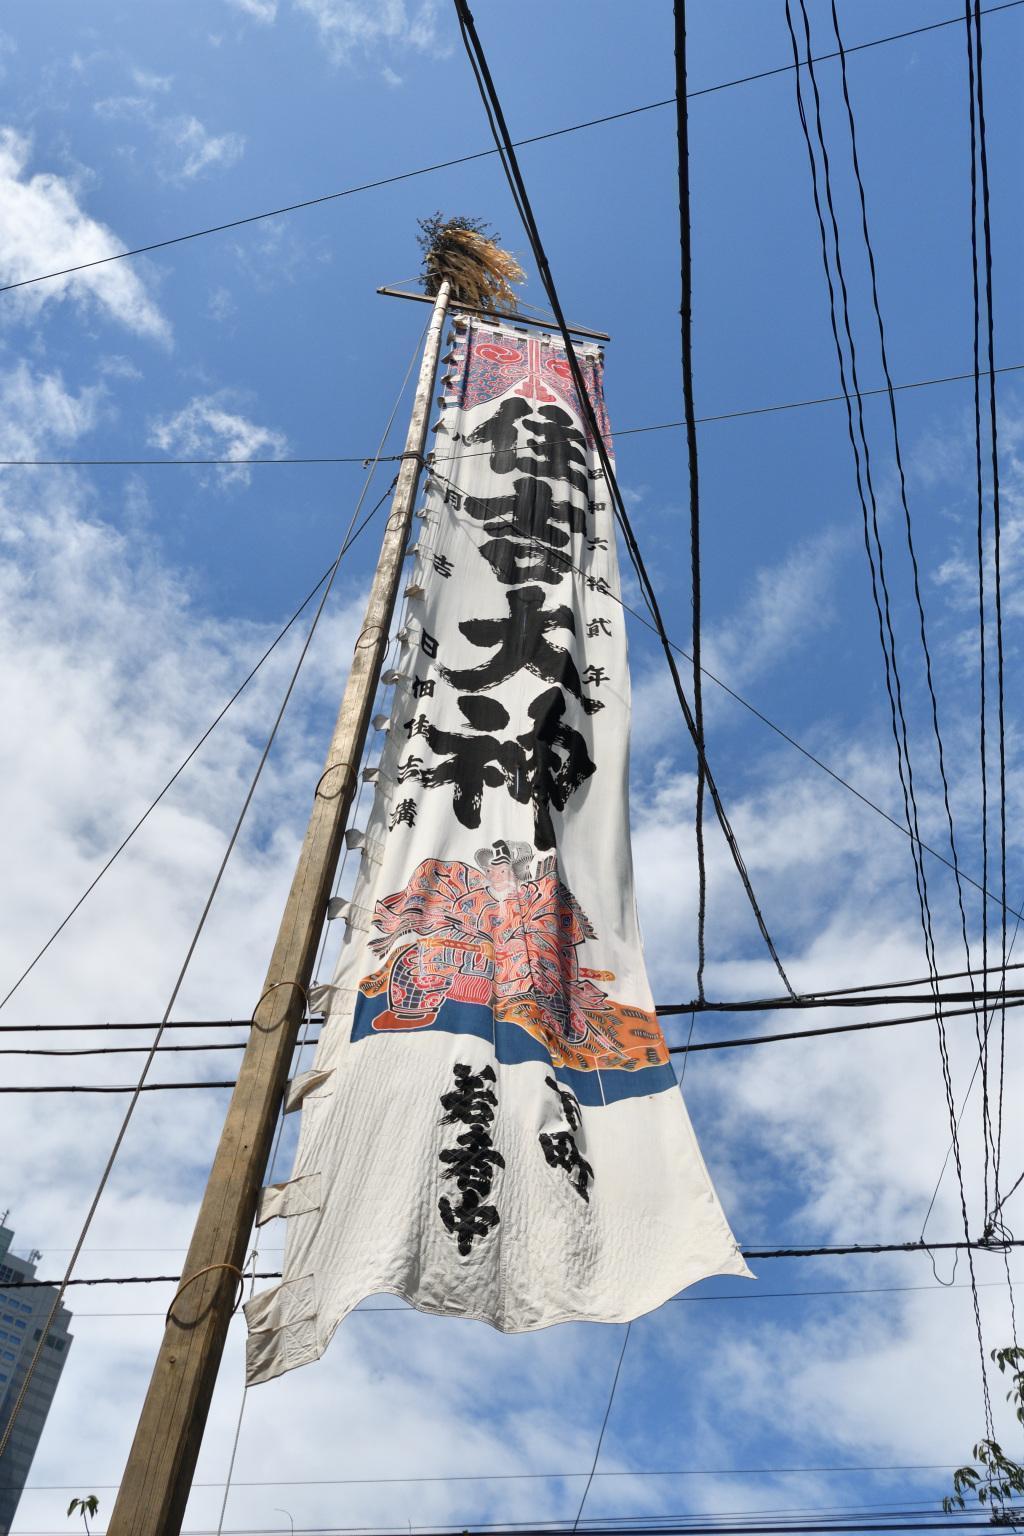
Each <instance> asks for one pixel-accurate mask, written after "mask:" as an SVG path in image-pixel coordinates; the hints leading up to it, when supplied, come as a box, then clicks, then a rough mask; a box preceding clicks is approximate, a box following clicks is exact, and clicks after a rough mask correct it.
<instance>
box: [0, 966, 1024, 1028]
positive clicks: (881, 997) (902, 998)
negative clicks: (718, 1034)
mask: <svg viewBox="0 0 1024 1536" xmlns="http://www.w3.org/2000/svg"><path fill="white" fill-rule="evenodd" d="M989 970H998V971H1002V966H1001V965H995V966H989ZM1006 970H1007V971H1019V970H1024V961H1019V960H1018V961H1013V962H1010V963H1008V964H1007V966H1006ZM970 974H972V973H971V972H968V971H941V972H939V973H938V974H937V975H936V976H935V980H936V981H957V980H959V979H960V978H961V977H963V976H967V975H970ZM929 979H930V978H929V977H927V976H911V977H905V978H903V979H902V980H899V981H865V982H861V983H860V984H859V985H857V986H851V987H835V988H832V989H828V988H817V989H815V990H813V991H811V992H806V993H803V994H799V995H798V1001H804V1002H806V1003H807V1004H808V1005H810V1004H811V1003H812V1002H813V1003H814V1005H815V1006H819V1007H822V1008H826V1007H831V1006H832V1003H831V1001H830V1000H831V999H833V998H837V997H849V996H851V995H853V994H854V993H861V994H863V993H873V994H877V995H876V996H872V997H862V999H861V1000H862V1001H863V1003H864V1006H865V1007H869V1006H873V1005H877V1006H882V1005H883V1004H888V1003H890V1002H893V1003H905V1002H908V1001H910V999H909V998H908V997H907V996H906V994H905V993H902V992H899V991H898V990H897V989H901V988H906V987H916V986H920V985H922V984H923V983H924V982H926V981H928V980H929ZM887 992H888V993H895V994H896V995H894V996H886V995H885V993H887ZM952 995H953V994H951V993H945V994H943V996H945V997H947V998H948V997H951V996H952ZM986 995H995V996H1000V995H1002V994H1001V993H995V994H986ZM1007 995H1008V996H1012V995H1013V994H1012V993H1008V994H1007ZM790 1003H791V999H790V998H789V997H788V996H787V997H782V998H774V997H769V998H762V999H758V1000H754V1001H750V1000H743V999H737V1000H734V1001H724V1002H721V1003H716V1002H714V1001H712V1002H707V1001H705V1003H704V1004H703V1011H711V1012H730V1011H731V1012H737V1011H743V1010H747V1009H753V1008H758V1009H763V1010H765V1011H774V1010H776V1009H778V1008H785V1007H788V1006H790ZM693 1007H694V1005H693V1004H692V1003H672V1004H667V1003H666V1004H659V1011H660V1012H664V1013H688V1012H690V1011H691V1009H693ZM251 1022H252V1021H251V1019H250V1018H248V1017H245V1018H238V1019H169V1020H168V1022H167V1024H166V1025H165V1026H164V1027H165V1029H248V1028H249V1027H250V1025H251ZM310 1022H311V1023H313V1024H320V1023H323V1015H322V1014H318V1013H312V1014H310ZM158 1023H159V1020H157V1019H141V1020H130V1021H128V1022H124V1023H121V1022H108V1021H105V1020H104V1021H100V1022H97V1023H92V1024H0V1034H21V1035H27V1034H45V1033H50V1034H52V1033H58V1034H67V1033H74V1032H82V1031H98V1030H142V1029H156V1027H157V1025H158ZM129 1049H131V1050H136V1049H141V1047H135V1046H132V1047H129ZM160 1049H162V1050H172V1049H175V1050H176V1049H178V1047H176V1046H175V1047H172V1046H162V1047H160ZM181 1049H183V1050H191V1049H192V1047H191V1046H183V1047H181ZM208 1049H210V1050H213V1049H217V1047H214V1046H210V1047H208ZM225 1049H227V1045H225Z"/></svg>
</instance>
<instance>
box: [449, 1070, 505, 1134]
mask: <svg viewBox="0 0 1024 1536" xmlns="http://www.w3.org/2000/svg"><path fill="white" fill-rule="evenodd" d="M454 1075H455V1087H454V1088H452V1089H450V1090H449V1092H448V1093H443V1094H442V1095H441V1108H442V1109H443V1110H444V1114H443V1116H442V1117H441V1124H442V1125H456V1124H459V1125H490V1123H491V1121H492V1120H493V1119H494V1111H495V1108H496V1107H497V1103H498V1100H497V1098H496V1097H495V1093H494V1089H493V1088H489V1087H488V1086H487V1084H488V1083H495V1082H497V1078H496V1077H495V1075H494V1068H493V1067H483V1068H481V1070H480V1071H479V1072H474V1071H473V1070H472V1068H470V1067H468V1066H467V1065H466V1063H465V1062H463V1061H459V1062H456V1064H455V1074H454Z"/></svg>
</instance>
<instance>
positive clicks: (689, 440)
mask: <svg viewBox="0 0 1024 1536" xmlns="http://www.w3.org/2000/svg"><path fill="white" fill-rule="evenodd" d="M673 18H674V29H675V67H676V81H675V83H676V142H677V146H678V160H679V286H680V300H679V320H680V355H681V362H682V374H683V411H684V417H685V421H686V460H687V469H688V471H689V488H690V606H691V614H692V623H691V639H690V651H691V654H692V664H693V723H694V726H695V729H696V738H697V791H696V804H695V816H694V841H695V843H696V851H697V996H698V997H699V998H700V999H701V1000H702V1001H703V998H704V966H705V961H706V955H705V947H704V941H705V930H706V927H707V901H708V875H707V865H706V862H705V858H704V694H703V688H702V686H701V685H702V677H701V633H700V620H701V605H700V598H701V593H700V470H699V464H698V459H697V412H696V406H695V405H694V397H693V251H692V241H691V230H690V143H689V114H688V111H687V105H686V7H685V4H684V0H676V3H675V5H674V6H673ZM595 1465H596V1462H595ZM583 1498H584V1501H585V1500H586V1494H585V1493H584V1495H583ZM582 1509H583V1505H582V1504H581V1505H580V1510H581V1512H582ZM577 1523H578V1517H577Z"/></svg>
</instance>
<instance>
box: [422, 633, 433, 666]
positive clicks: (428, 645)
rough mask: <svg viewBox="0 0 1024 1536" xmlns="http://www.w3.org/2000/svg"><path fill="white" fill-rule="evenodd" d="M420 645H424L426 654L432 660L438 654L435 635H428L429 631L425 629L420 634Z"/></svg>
mask: <svg viewBox="0 0 1024 1536" xmlns="http://www.w3.org/2000/svg"><path fill="white" fill-rule="evenodd" d="M420 645H421V646H422V647H423V654H424V656H429V657H430V658H431V660H433V658H434V657H435V656H436V655H437V640H436V639H435V637H434V636H433V635H428V634H427V631H426V630H424V631H423V633H422V635H421V636H420Z"/></svg>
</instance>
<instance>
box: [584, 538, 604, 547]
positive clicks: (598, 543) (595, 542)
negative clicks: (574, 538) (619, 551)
mask: <svg viewBox="0 0 1024 1536" xmlns="http://www.w3.org/2000/svg"><path fill="white" fill-rule="evenodd" d="M587 548H588V549H607V548H608V540H607V539H588V540H587Z"/></svg>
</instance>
